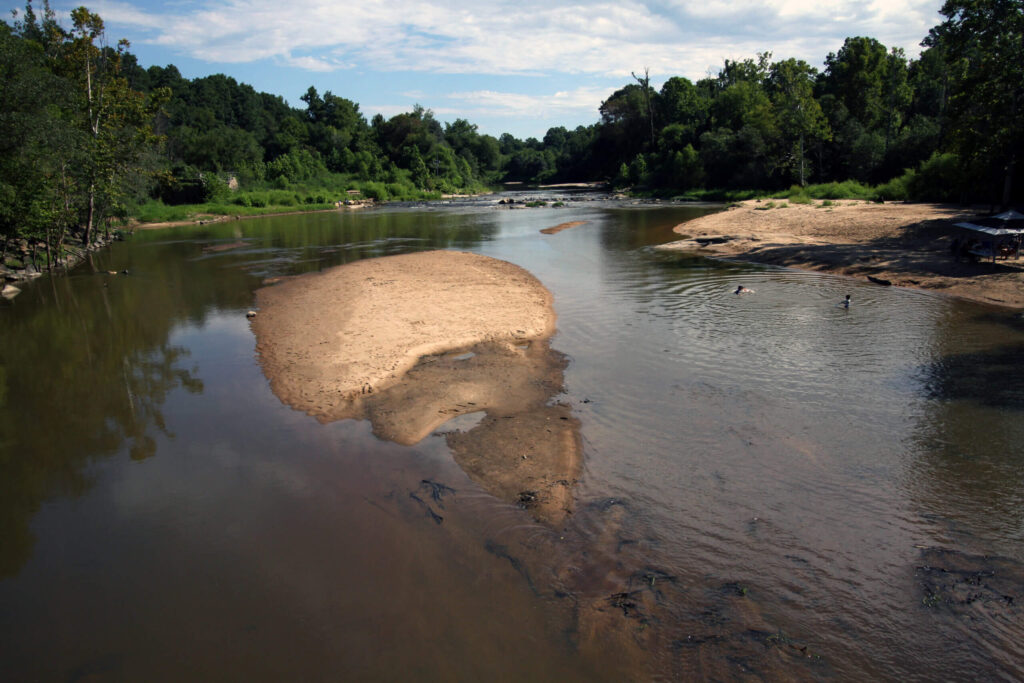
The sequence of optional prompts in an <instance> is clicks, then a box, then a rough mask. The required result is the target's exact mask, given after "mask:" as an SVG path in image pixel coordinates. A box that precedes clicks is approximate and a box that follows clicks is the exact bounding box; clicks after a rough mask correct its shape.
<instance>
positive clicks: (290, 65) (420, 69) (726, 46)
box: [0, 0, 942, 139]
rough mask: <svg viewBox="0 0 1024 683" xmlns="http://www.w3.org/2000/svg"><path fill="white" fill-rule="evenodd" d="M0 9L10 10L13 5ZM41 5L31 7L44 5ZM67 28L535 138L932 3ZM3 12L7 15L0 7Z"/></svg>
mask: <svg viewBox="0 0 1024 683" xmlns="http://www.w3.org/2000/svg"><path fill="white" fill-rule="evenodd" d="M0 2H4V3H5V4H6V7H7V9H8V15H7V16H8V19H9V17H10V14H9V10H10V9H20V8H22V7H24V3H23V2H19V3H12V2H9V0H0ZM40 4H41V0H36V3H35V6H36V11H37V12H38V11H39V5H40ZM50 4H51V7H52V8H53V9H54V10H55V11H56V12H57V15H58V18H59V19H61V23H62V24H63V25H65V26H66V27H68V26H69V25H70V21H69V20H68V16H69V14H70V10H71V8H73V7H76V6H78V5H81V4H85V6H86V7H88V8H89V9H90V10H92V11H93V12H96V13H98V14H99V15H100V16H101V17H102V18H103V20H104V23H105V25H106V38H107V42H108V43H109V44H111V45H113V44H116V42H117V41H118V40H119V39H121V38H126V39H127V40H128V41H129V42H130V43H131V51H132V52H133V53H134V54H135V55H136V57H138V59H139V62H140V63H141V64H142V65H143V66H144V67H148V66H152V65H159V66H166V65H167V64H174V65H175V66H177V67H178V69H179V70H180V71H181V73H182V75H183V76H185V77H186V78H196V77H201V76H207V75H210V74H216V73H223V74H226V75H228V76H231V77H233V78H235V79H236V80H237V81H239V82H242V83H248V84H250V85H252V86H253V87H254V88H256V90H260V91H264V92H269V93H273V94H275V95H281V96H282V97H284V98H285V100H287V101H288V102H289V103H290V104H291V105H293V106H297V107H304V106H305V105H304V103H303V102H302V101H301V100H300V99H299V98H300V97H301V96H302V95H303V94H304V93H305V92H306V90H307V89H308V88H309V87H310V86H313V87H315V88H316V89H317V91H319V92H320V93H321V94H323V93H324V92H326V91H330V92H332V93H334V94H335V95H338V96H340V97H345V98H348V99H350V100H352V101H354V102H356V103H357V104H359V107H360V111H361V112H363V114H364V115H365V116H366V117H367V119H369V118H371V117H372V116H373V115H374V114H377V113H380V114H383V115H384V116H385V117H390V116H393V115H395V114H399V113H402V112H406V111H410V110H411V109H412V107H413V106H414V105H416V104H419V105H421V106H423V107H425V108H427V109H430V110H432V111H433V112H434V115H435V117H436V118H437V119H438V120H440V121H445V122H450V121H454V120H455V119H457V118H463V119H468V120H469V121H470V122H471V123H473V124H476V125H477V126H478V129H479V131H480V132H481V133H486V134H490V135H494V136H500V135H501V134H502V133H511V134H512V135H514V136H516V137H517V138H527V137H536V138H538V139H540V138H543V137H544V134H545V132H547V130H548V129H549V128H551V127H554V126H565V127H566V128H570V129H572V128H575V127H576V126H580V125H589V124H591V123H594V122H596V121H597V120H598V118H599V113H598V107H600V105H601V102H602V101H604V100H605V99H607V97H608V96H609V95H611V94H612V93H613V92H615V91H616V90H617V89H619V88H621V87H623V86H624V85H626V84H628V83H631V82H634V81H633V76H632V75H631V74H632V73H636V74H637V75H641V76H642V74H643V72H644V70H645V69H647V70H648V71H649V74H650V78H651V85H653V86H654V87H657V88H660V87H661V84H662V83H664V81H665V80H667V79H668V78H670V77H672V76H685V77H687V78H689V79H691V80H694V81H696V80H697V79H700V78H703V77H705V76H707V75H714V74H717V72H718V70H719V69H720V68H721V66H722V64H723V63H724V61H725V60H726V59H732V60H740V59H746V58H751V57H755V56H756V55H757V54H758V53H759V52H765V51H768V52H771V53H772V59H773V61H774V60H780V59H788V58H790V57H794V58H797V59H803V60H805V61H806V62H808V63H809V64H811V65H812V66H814V67H816V68H819V69H821V68H822V67H823V64H824V60H825V57H826V55H828V53H829V52H836V51H838V50H839V48H841V47H842V44H843V40H844V39H845V38H847V37H849V36H869V37H872V38H876V39H878V40H879V41H880V42H882V43H883V44H884V45H885V46H886V47H901V48H903V49H904V50H905V51H906V53H907V55H908V56H909V57H917V56H918V54H920V50H921V47H920V42H921V40H922V39H923V38H924V37H925V36H926V35H927V34H928V30H929V29H930V28H932V27H933V26H935V25H937V24H938V23H939V22H940V20H941V19H942V17H941V16H940V15H939V14H938V10H939V8H940V7H941V6H942V0H869V1H865V0H641V1H636V0H597V1H588V0H495V1H491V2H489V1H487V0H433V1H424V0H387V1H385V2H377V1H375V0H364V1H363V2H355V1H353V0H291V1H290V2H283V1H282V0H218V1H216V2H214V1H213V0H94V1H93V2H89V1H88V0H79V1H78V2H73V3H64V2H62V1H61V0H51V3H50ZM0 6H3V5H0Z"/></svg>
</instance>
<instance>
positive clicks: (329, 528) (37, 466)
mask: <svg viewBox="0 0 1024 683" xmlns="http://www.w3.org/2000/svg"><path fill="white" fill-rule="evenodd" d="M496 201H497V197H493V198H490V199H487V200H476V201H470V202H465V203H453V204H448V205H442V204H435V205H430V206H427V207H395V208H385V209H378V210H372V211H369V212H366V213H334V212H331V213H322V214H306V215H296V216H286V217H276V218H265V219H254V220H245V221H237V222H236V221H231V222H227V223H220V224H214V225H207V226H193V227H188V228H179V229H169V230H164V231H153V232H137V233H136V234H135V235H134V236H133V237H131V238H130V239H129V240H128V241H126V242H123V243H118V244H115V245H114V247H113V248H112V249H111V250H109V251H108V252H104V253H102V254H96V255H94V256H93V259H92V262H91V263H88V264H84V265H83V266H81V267H79V268H77V269H76V270H75V271H73V272H72V273H71V274H70V275H69V276H67V277H61V278H56V279H50V278H42V279H40V280H39V281H37V282H35V283H34V284H33V285H31V286H28V287H26V288H25V291H24V292H23V293H22V294H21V295H19V296H18V297H17V298H16V299H14V300H13V301H11V302H0V679H2V680H5V681H7V680H10V681H85V680H88V681H143V680H144V681H181V680H216V681H242V680H245V681H253V680H274V681H278V680H331V681H335V680H428V681H432V680H438V681H441V680H443V681H479V680H493V681H506V680H508V681H512V680H518V681H521V680H559V681H571V680H588V681H593V680H609V681H616V680H641V681H646V680H694V679H711V680H822V679H824V680H839V681H861V680H978V679H987V680H1019V679H1021V678H1024V614H1022V610H1024V320H1022V319H1021V318H1020V315H1019V314H1014V313H1012V312H1007V311H1005V310H1001V309H997V308H986V307H982V306H978V305H974V304H968V303H964V302H959V301H955V300H952V299H948V298H944V297H942V296H939V295H935V294H931V293H923V292H917V291H911V290H905V289H897V288H883V287H878V286H874V285H869V284H864V283H861V282H856V281H853V280H850V279H846V278H840V277H834V276H828V275H822V274H819V273H806V272H798V271H792V270H783V269H774V268H763V267H755V266H745V265H738V264H726V263H721V262H713V261H708V260H704V259H699V258H695V257H689V256H685V255H680V254H677V253H672V254H668V253H661V252H658V251H657V250H655V249H653V248H652V247H653V245H657V244H659V243H663V242H667V241H670V240H672V239H673V234H672V232H671V229H672V227H673V226H674V225H676V224H678V223H679V222H681V221H684V220H687V219H688V218H692V217H695V216H697V215H700V214H701V213H703V212H704V211H708V210H711V209H706V208H693V207H683V206H642V205H637V206H623V205H616V204H609V203H603V202H599V201H593V202H572V201H569V202H567V206H565V207H559V208H537V209H528V210H508V209H507V208H504V207H498V206H497V205H496ZM571 221H585V223H584V224H582V225H578V226H576V227H573V228H571V229H567V230H564V231H562V232H559V233H557V234H550V235H544V234H541V232H540V231H541V230H542V229H545V228H549V227H552V226H555V225H558V224H561V223H566V222H571ZM227 247H230V248H227ZM434 248H457V249H462V250H468V251H473V252H477V253H481V254H485V255H488V256H493V257H496V258H500V259H504V260H507V261H510V262H512V263H515V264H517V265H520V266H522V267H524V268H526V269H527V270H529V271H530V272H531V273H533V274H534V275H535V276H536V277H537V278H539V279H540V281H541V282H542V283H543V284H544V285H545V286H546V287H547V288H548V289H549V290H551V292H552V293H553V295H554V301H555V308H556V312H557V314H558V332H557V334H556V335H555V337H553V338H552V340H551V347H552V348H553V349H554V350H555V351H557V352H558V353H560V354H563V355H564V357H565V359H566V360H565V363H564V376H563V386H562V388H561V392H560V393H559V394H558V395H557V396H556V397H555V398H553V399H552V401H555V402H558V403H560V404H564V405H565V406H567V407H568V409H569V412H570V413H571V417H570V418H569V419H568V420H567V421H566V422H565V425H569V427H568V428H571V429H578V432H579V433H578V434H577V435H576V439H577V440H578V443H579V444H581V446H582V458H583V465H582V472H581V474H580V476H579V479H578V481H577V482H576V483H575V484H574V485H573V487H572V496H573V499H574V504H573V512H572V514H571V515H569V516H568V517H567V518H566V519H565V521H564V522H563V523H561V524H559V525H556V526H552V525H550V524H544V523H540V522H537V521H536V520H535V519H534V517H533V516H531V514H530V511H529V510H528V509H524V508H526V507H528V506H529V505H528V503H529V502H528V501H525V500H524V504H523V505H517V504H515V503H510V502H506V501H504V500H502V499H500V498H498V497H495V496H493V495H491V494H490V493H488V492H487V491H486V490H485V489H484V487H482V486H481V485H480V484H479V483H477V479H475V478H471V476H470V473H467V471H464V470H463V469H462V467H460V462H461V463H462V464H463V465H466V462H465V460H464V458H462V457H459V456H460V455H461V454H460V452H459V451H458V448H459V446H458V445H459V444H460V443H462V442H461V441H460V438H461V437H460V435H462V434H465V433H468V432H470V431H472V430H473V429H474V427H475V425H476V424H477V422H478V421H479V420H480V418H481V417H482V416H481V415H480V414H475V415H472V414H471V415H464V416H462V417H460V418H458V419H457V420H455V421H454V422H453V423H451V424H448V425H446V426H445V427H443V428H442V429H440V430H438V431H437V432H435V433H434V434H432V435H430V436H428V437H426V438H425V439H423V440H422V441H419V442H418V443H415V444H414V445H401V444H399V443H396V442H394V441H388V440H386V439H384V438H380V437H378V436H375V435H374V433H373V431H372V427H371V425H370V423H368V422H366V421H355V420H348V421H341V422H334V423H329V424H320V423H319V422H317V421H316V420H315V419H313V418H311V417H309V416H307V415H305V414H303V413H300V412H297V411H295V410H292V409H291V408H289V407H287V406H285V405H283V404H282V403H281V402H280V401H279V400H278V399H277V398H276V397H275V396H274V394H273V393H272V392H271V391H270V387H269V385H268V382H267V380H266V378H265V377H264V376H263V374H262V371H261V369H260V366H259V363H258V359H257V358H256V357H255V354H254V338H253V335H252V332H251V331H250V329H249V323H248V321H247V320H246V317H245V313H246V311H247V310H248V309H249V308H251V307H252V306H253V301H254V294H253V293H254V291H255V290H256V289H257V288H258V287H259V286H260V284H261V282H262V281H263V279H265V278H267V277H274V276H280V275H290V274H297V273H302V272H308V271H312V270H318V269H321V268H325V267H329V266H333V265H337V264H340V263H346V262H350V261H352V260H355V259H360V258H369V257H374V256H380V255H385V254H397V253H406V252H411V251H418V250H423V249H434ZM124 269H126V270H127V271H128V274H127V275H116V276H115V275H109V274H108V271H121V270H124ZM739 284H742V285H744V286H746V287H749V288H751V289H753V290H755V292H756V293H754V294H750V295H744V296H737V295H734V294H733V293H732V292H733V291H734V290H735V289H736V286H737V285H739ZM846 294H851V296H852V299H853V302H854V303H853V305H852V306H851V307H850V308H849V309H845V308H842V307H841V306H839V305H838V303H839V302H840V301H841V300H842V298H843V297H844V296H845V295H846ZM455 360H456V361H457V360H458V357H456V359H455ZM565 425H563V426H565ZM528 446H529V444H526V445H525V446H524V447H527V448H528ZM467 467H469V466H467Z"/></svg>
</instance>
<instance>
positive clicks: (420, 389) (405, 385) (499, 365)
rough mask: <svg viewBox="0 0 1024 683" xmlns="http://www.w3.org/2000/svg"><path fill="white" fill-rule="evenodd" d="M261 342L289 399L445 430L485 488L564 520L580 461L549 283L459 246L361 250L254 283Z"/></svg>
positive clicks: (314, 408) (330, 413)
mask: <svg viewBox="0 0 1024 683" xmlns="http://www.w3.org/2000/svg"><path fill="white" fill-rule="evenodd" d="M257 305H258V311H257V312H256V314H255V317H254V318H253V322H252V328H253V331H254V332H255V334H256V342H257V343H256V350H257V353H258V354H259V357H260V363H261V364H262V366H263V371H264V374H265V375H266V376H267V378H268V379H269V380H270V385H271V389H272V390H273V392H274V394H275V395H276V396H277V397H278V399H280V400H281V401H282V402H283V403H285V404H287V405H289V406H291V407H292V408H295V409H296V410H301V411H303V412H306V413H308V414H309V415H312V416H313V417H315V418H316V419H317V420H320V421H321V422H331V421H334V420H342V419H366V420H369V421H370V422H371V424H372V426H373V431H374V434H376V435H377V436H378V437H379V438H382V439H387V440H389V441H394V442H396V443H400V444H403V445H411V444H415V443H417V442H419V441H420V440H422V439H423V438H425V437H426V436H428V435H430V434H432V433H434V432H435V430H437V429H438V428H439V427H441V425H444V424H445V423H448V422H449V421H451V420H453V419H455V418H460V416H465V418H463V419H464V420H468V422H466V423H463V422H457V423H456V427H455V428H453V429H450V430H448V432H447V433H446V437H445V438H446V439H447V440H448V441H449V444H450V445H451V447H452V450H453V453H454V455H455V459H456V461H457V462H459V464H460V465H462V466H463V469H464V470H465V471H466V472H467V474H469V475H470V477H471V478H473V479H474V480H476V481H477V482H478V483H479V484H480V485H481V486H482V487H483V488H484V489H486V490H488V491H489V492H490V493H492V494H493V495H496V496H498V497H500V498H503V499H505V500H507V501H509V502H513V503H519V504H521V505H523V506H524V507H526V508H527V509H529V510H530V511H531V512H532V513H533V514H534V516H535V517H536V518H537V519H539V520H542V521H545V522H549V523H552V524H557V523H559V522H561V520H562V519H564V517H565V515H566V514H568V512H569V510H570V509H571V505H572V498H571V494H570V490H571V487H572V485H573V483H574V482H575V480H576V479H577V477H578V476H579V471H580V468H581V464H582V459H581V448H580V440H579V435H578V431H579V425H578V421H577V420H576V419H575V418H574V417H573V416H572V413H571V409H570V408H569V407H568V406H564V405H560V404H557V403H553V402H552V401H553V399H554V398H555V397H556V396H557V395H558V394H559V393H561V392H562V372H563V370H564V367H565V359H564V358H563V357H562V356H561V355H560V354H557V353H555V352H554V351H552V350H551V349H550V347H549V346H548V340H549V338H550V337H551V335H552V334H553V333H554V330H555V312H554V307H553V302H552V296H551V294H550V292H548V291H547V289H546V288H545V287H544V286H543V285H542V284H541V283H540V282H539V281H538V280H537V279H536V278H535V277H533V276H532V275H531V274H530V273H528V272H527V271H525V270H523V269H522V268H520V267H518V266H515V265H513V264H511V263H507V262H505V261H499V260H497V259H493V258H489V257H486V256H480V255H477V254H470V253H466V252H454V251H431V252H419V253H414V254H404V255H400V256H387V257H382V258H375V259H366V260H361V261H356V262H353V263H349V264H345V265H342V266H338V267H336V268H332V269H330V270H327V271H324V272H323V273H315V274H309V275H303V276H299V277H296V278H290V279H286V280H284V281H281V282H279V283H278V284H275V285H273V286H268V287H264V288H263V289H261V290H259V291H258V292H257Z"/></svg>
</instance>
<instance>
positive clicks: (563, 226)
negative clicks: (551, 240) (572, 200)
mask: <svg viewBox="0 0 1024 683" xmlns="http://www.w3.org/2000/svg"><path fill="white" fill-rule="evenodd" d="M588 222H589V221H569V222H568V223H559V224H558V225H553V226H551V227H550V228H544V229H543V230H541V232H542V233H544V234H545V235H557V234H558V233H560V232H562V231H563V230H568V229H569V228H575V227H576V226H578V225H585V224H586V223H588Z"/></svg>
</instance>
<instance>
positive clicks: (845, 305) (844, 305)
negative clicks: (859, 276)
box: [841, 294, 850, 308]
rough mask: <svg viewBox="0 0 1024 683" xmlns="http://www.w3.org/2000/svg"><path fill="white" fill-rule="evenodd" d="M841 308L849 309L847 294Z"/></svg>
mask: <svg viewBox="0 0 1024 683" xmlns="http://www.w3.org/2000/svg"><path fill="white" fill-rule="evenodd" d="M841 306H842V307H843V308H849V307H850V295H849V294H847V295H846V298H845V299H843V303H842V304H841Z"/></svg>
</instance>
